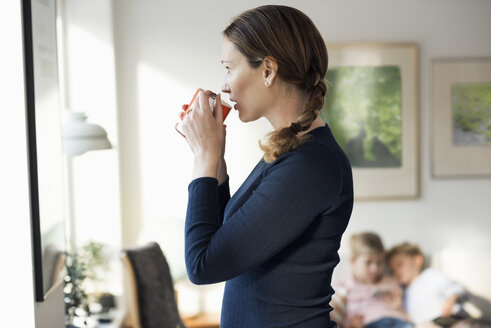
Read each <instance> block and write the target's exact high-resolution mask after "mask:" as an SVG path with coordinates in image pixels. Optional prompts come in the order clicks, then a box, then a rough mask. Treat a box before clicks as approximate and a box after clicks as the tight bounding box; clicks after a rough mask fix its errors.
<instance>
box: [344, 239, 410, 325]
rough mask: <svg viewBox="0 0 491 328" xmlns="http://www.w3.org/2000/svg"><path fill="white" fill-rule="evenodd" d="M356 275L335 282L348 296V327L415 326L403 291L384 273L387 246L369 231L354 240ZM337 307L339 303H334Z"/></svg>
mask: <svg viewBox="0 0 491 328" xmlns="http://www.w3.org/2000/svg"><path fill="white" fill-rule="evenodd" d="M350 249H351V259H350V264H351V270H352V274H351V275H350V276H349V277H347V278H346V279H345V280H344V281H340V282H338V283H337V284H334V288H335V290H336V292H337V293H340V294H342V295H343V296H344V297H345V298H346V316H345V318H344V319H345V325H344V326H345V327H346V328H362V327H367V328H412V327H413V325H412V324H411V323H410V322H408V321H407V320H408V318H407V315H406V313H405V312H404V310H403V309H402V290H401V288H400V287H399V285H398V284H397V282H396V281H395V280H394V279H393V278H390V277H387V276H384V264H385V262H384V257H385V252H384V246H383V244H382V241H381V240H380V237H379V236H378V235H376V234H374V233H370V232H366V233H360V234H355V235H352V236H351V239H350ZM334 308H335V310H337V308H336V304H335V302H334Z"/></svg>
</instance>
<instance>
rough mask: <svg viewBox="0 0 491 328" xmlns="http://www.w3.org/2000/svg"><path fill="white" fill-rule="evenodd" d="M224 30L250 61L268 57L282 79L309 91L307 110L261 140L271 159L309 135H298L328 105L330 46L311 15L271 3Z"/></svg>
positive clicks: (254, 63)
mask: <svg viewBox="0 0 491 328" xmlns="http://www.w3.org/2000/svg"><path fill="white" fill-rule="evenodd" d="M223 34H224V35H225V36H226V37H227V38H228V39H229V40H230V41H231V42H233V43H234V45H235V47H236V48H237V49H238V51H239V52H240V53H242V54H243V55H244V56H245V57H246V58H247V60H248V62H249V65H250V66H251V67H253V68H257V67H259V65H261V63H262V61H263V59H264V58H265V57H268V56H270V57H272V58H274V59H275V60H276V61H277V63H278V72H277V74H278V77H279V78H280V79H281V80H282V81H284V82H287V83H290V84H292V85H294V86H295V87H297V88H299V89H300V90H303V91H306V92H307V93H309V94H310V98H309V100H308V102H307V103H306V104H305V107H304V109H303V113H302V114H301V115H300V116H299V117H298V118H297V121H296V122H294V123H292V125H291V126H290V127H285V128H279V129H277V130H275V131H273V132H271V133H270V134H269V135H268V139H267V143H265V144H263V143H261V142H260V143H259V145H260V147H261V149H262V150H263V151H264V159H265V161H266V162H268V163H270V162H272V161H274V160H275V159H277V158H278V157H279V156H281V155H283V154H284V153H287V152H289V151H291V150H294V149H295V148H297V147H298V146H300V145H301V144H302V143H304V142H305V141H307V140H309V139H310V136H309V135H303V136H299V135H298V133H300V132H302V131H306V130H308V129H309V128H310V126H311V124H312V122H313V121H314V120H315V119H316V118H317V116H318V114H319V111H320V110H321V109H322V107H323V106H324V96H325V94H326V83H325V76H326V73H327V63H328V57H327V48H326V45H325V43H324V40H323V39H322V36H321V35H320V33H319V31H318V30H317V28H316V27H315V25H314V23H313V22H312V21H311V20H310V18H309V17H307V15H305V14H304V13H303V12H301V11H300V10H298V9H295V8H292V7H288V6H279V5H268V6H261V7H257V8H254V9H251V10H248V11H246V12H244V13H242V14H241V15H239V16H237V17H235V18H234V20H233V21H232V23H231V24H230V25H229V26H228V27H227V28H226V29H225V30H224V31H223Z"/></svg>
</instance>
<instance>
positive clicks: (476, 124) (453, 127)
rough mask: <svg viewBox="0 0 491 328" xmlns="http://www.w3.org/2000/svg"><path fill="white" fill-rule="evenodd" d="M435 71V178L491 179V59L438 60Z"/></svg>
mask: <svg viewBox="0 0 491 328" xmlns="http://www.w3.org/2000/svg"><path fill="white" fill-rule="evenodd" d="M431 72H432V98H433V99H432V105H433V111H432V112H433V121H432V127H433V129H432V130H433V142H432V148H433V149H432V175H433V177H435V178H445V177H491V96H490V94H491V57H490V58H453V59H451V58H436V59H434V60H433V61H432V69H431ZM486 98H487V99H486Z"/></svg>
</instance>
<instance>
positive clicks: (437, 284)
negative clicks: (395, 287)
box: [387, 242, 464, 327]
mask: <svg viewBox="0 0 491 328" xmlns="http://www.w3.org/2000/svg"><path fill="white" fill-rule="evenodd" d="M387 260H388V262H389V265H390V268H391V270H392V271H393V272H394V275H395V277H396V279H397V280H398V281H399V283H400V284H402V285H403V286H405V288H406V289H405V292H404V296H405V297H404V299H405V309H406V311H407V312H408V314H409V317H410V318H411V320H412V321H413V322H414V323H415V324H420V323H427V322H431V321H433V322H434V323H436V324H438V325H440V326H443V327H448V326H450V325H452V324H453V323H456V322H458V321H459V320H460V319H463V318H464V316H463V309H462V306H461V305H460V304H459V302H458V300H459V298H460V297H461V296H462V295H463V293H464V288H463V287H462V286H460V285H459V284H457V283H455V282H452V281H450V280H449V279H448V278H447V277H445V276H444V275H443V274H442V273H440V272H439V271H437V270H435V269H431V268H427V269H424V270H423V265H424V257H423V253H422V252H421V249H420V248H419V247H418V246H417V245H415V244H410V243H407V242H406V243H402V244H399V245H397V246H394V247H392V249H391V250H390V251H389V252H388V254H387Z"/></svg>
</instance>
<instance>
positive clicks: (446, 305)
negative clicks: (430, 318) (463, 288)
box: [441, 294, 459, 317]
mask: <svg viewBox="0 0 491 328" xmlns="http://www.w3.org/2000/svg"><path fill="white" fill-rule="evenodd" d="M458 299H459V295H458V294H454V295H452V296H450V297H448V298H447V299H445V302H443V309H442V315H441V316H442V317H449V316H450V315H452V309H453V307H454V306H455V304H457V301H458Z"/></svg>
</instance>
